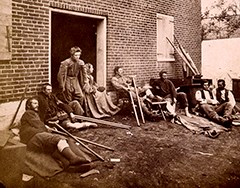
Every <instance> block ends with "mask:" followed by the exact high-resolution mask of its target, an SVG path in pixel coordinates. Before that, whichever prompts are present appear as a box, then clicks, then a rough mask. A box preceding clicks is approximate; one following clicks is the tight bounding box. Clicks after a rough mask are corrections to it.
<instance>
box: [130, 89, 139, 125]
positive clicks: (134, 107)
mask: <svg viewBox="0 0 240 188" xmlns="http://www.w3.org/2000/svg"><path fill="white" fill-rule="evenodd" d="M128 88H129V86H128ZM128 92H129V95H130V99H131V103H132V107H133V111H134V115H135V118H136V121H137V125H138V126H140V122H139V119H138V114H137V110H136V106H135V104H134V100H133V96H132V93H131V91H128Z"/></svg>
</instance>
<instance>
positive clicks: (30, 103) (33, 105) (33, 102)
mask: <svg viewBox="0 0 240 188" xmlns="http://www.w3.org/2000/svg"><path fill="white" fill-rule="evenodd" d="M25 109H26V110H34V111H35V112H37V111H38V100H37V99H36V98H35V97H31V98H29V99H28V100H27V102H26V106H25Z"/></svg>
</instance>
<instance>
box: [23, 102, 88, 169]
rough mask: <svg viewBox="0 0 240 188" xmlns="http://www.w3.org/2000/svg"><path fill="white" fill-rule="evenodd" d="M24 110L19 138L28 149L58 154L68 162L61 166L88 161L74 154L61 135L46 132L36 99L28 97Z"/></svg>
mask: <svg viewBox="0 0 240 188" xmlns="http://www.w3.org/2000/svg"><path fill="white" fill-rule="evenodd" d="M25 109H26V111H25V113H24V114H23V116H22V118H21V126H20V132H19V134H20V139H21V142H22V143H25V144H26V145H27V149H28V150H30V151H35V152H40V153H46V154H50V155H52V156H53V155H54V154H56V153H58V154H60V155H61V156H62V157H63V158H64V159H65V160H64V161H66V159H67V161H68V163H66V162H65V163H64V164H63V166H64V167H65V168H67V167H68V166H69V165H79V164H84V163H89V162H90V161H88V160H86V158H84V157H83V156H78V155H76V154H75V153H74V152H73V151H72V149H71V148H70V146H69V140H68V139H67V138H66V137H64V136H61V135H57V134H52V133H50V132H48V129H47V128H46V127H45V125H44V123H43V122H42V121H41V120H40V117H39V115H38V100H37V99H36V98H29V99H28V100H27V102H26V108H25Z"/></svg>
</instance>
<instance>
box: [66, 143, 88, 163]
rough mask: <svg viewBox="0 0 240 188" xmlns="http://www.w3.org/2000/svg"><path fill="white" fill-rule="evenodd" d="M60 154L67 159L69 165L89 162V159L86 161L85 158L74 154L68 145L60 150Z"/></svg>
mask: <svg viewBox="0 0 240 188" xmlns="http://www.w3.org/2000/svg"><path fill="white" fill-rule="evenodd" d="M62 155H63V156H64V157H66V158H67V159H68V160H69V162H70V165H79V164H85V163H89V161H87V160H85V159H83V158H81V157H79V156H78V155H76V154H75V153H74V152H73V151H72V150H71V148H70V147H67V148H64V150H63V151H62Z"/></svg>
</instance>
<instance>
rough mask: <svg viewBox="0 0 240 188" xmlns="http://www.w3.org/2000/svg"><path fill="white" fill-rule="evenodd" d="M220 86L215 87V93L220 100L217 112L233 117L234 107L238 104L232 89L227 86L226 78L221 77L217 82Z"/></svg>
mask: <svg viewBox="0 0 240 188" xmlns="http://www.w3.org/2000/svg"><path fill="white" fill-rule="evenodd" d="M217 85H218V87H217V88H215V89H213V95H214V96H215V97H216V99H217V101H218V105H217V108H216V109H215V110H216V112H217V113H219V114H221V113H222V114H221V115H223V117H226V118H230V117H232V116H231V115H232V112H233V108H234V106H235V105H236V101H235V99H234V96H233V94H232V92H231V91H229V90H228V89H226V88H225V86H226V83H225V80H223V79H219V80H218V82H217Z"/></svg>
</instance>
